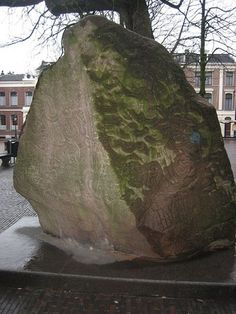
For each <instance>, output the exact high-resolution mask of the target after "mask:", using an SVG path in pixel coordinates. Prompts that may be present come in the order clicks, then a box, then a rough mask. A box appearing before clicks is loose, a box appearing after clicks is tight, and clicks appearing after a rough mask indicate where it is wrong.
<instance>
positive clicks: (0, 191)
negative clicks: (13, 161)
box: [0, 166, 36, 232]
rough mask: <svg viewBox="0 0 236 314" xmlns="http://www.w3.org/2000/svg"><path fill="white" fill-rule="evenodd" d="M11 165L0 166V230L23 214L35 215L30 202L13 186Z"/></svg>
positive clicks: (7, 226)
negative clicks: (6, 166) (8, 166)
mask: <svg viewBox="0 0 236 314" xmlns="http://www.w3.org/2000/svg"><path fill="white" fill-rule="evenodd" d="M12 177H13V167H10V168H2V167H1V166H0V232H2V231H4V230H6V229H7V228H9V227H10V226H12V225H13V224H14V223H16V222H17V221H18V220H19V219H21V218H22V217H24V216H36V214H35V212H34V211H33V209H32V207H31V206H30V204H29V203H28V202H27V201H26V199H24V198H23V197H22V196H21V195H19V194H18V193H17V192H16V191H15V189H14V187H13V181H12Z"/></svg>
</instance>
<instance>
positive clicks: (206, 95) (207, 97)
mask: <svg viewBox="0 0 236 314" xmlns="http://www.w3.org/2000/svg"><path fill="white" fill-rule="evenodd" d="M204 98H205V99H206V100H207V101H208V102H209V103H210V104H212V94H211V93H206V94H205V96H204Z"/></svg>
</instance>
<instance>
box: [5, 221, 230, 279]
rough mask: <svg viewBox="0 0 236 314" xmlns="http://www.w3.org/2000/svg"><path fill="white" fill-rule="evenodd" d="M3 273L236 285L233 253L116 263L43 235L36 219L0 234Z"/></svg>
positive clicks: (19, 222) (228, 251)
mask: <svg viewBox="0 0 236 314" xmlns="http://www.w3.org/2000/svg"><path fill="white" fill-rule="evenodd" d="M72 242H73V241H72ZM98 259H102V262H103V263H102V265H98V264H96V262H97V260H98ZM105 261H106V263H105V264H104V262H105ZM0 269H1V270H10V271H23V270H24V271H34V272H51V273H56V274H74V275H89V276H103V277H113V278H115V277H117V278H126V279H132V278H133V279H134V278H135V279H141V280H171V281H191V282H218V283H236V259H235V254H234V249H230V250H225V251H219V252H216V253H214V254H210V255H206V256H203V257H199V258H195V259H193V260H189V261H185V262H178V263H169V264H161V263H154V262H153V263H151V262H148V261H143V260H132V261H131V260H126V261H118V262H114V260H113V259H112V258H111V257H110V256H109V257H107V256H105V257H104V255H101V252H97V251H94V250H92V251H90V250H89V248H84V247H81V246H79V245H78V244H75V243H71V241H62V240H59V239H57V238H54V237H51V236H49V235H46V234H44V233H43V232H42V229H41V228H40V225H39V222H38V219H37V218H36V217H24V218H22V219H20V220H19V221H18V222H17V223H15V224H14V225H13V226H12V227H10V228H9V229H7V230H6V231H4V232H2V233H1V234H0Z"/></svg>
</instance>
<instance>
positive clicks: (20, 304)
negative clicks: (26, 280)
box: [0, 287, 236, 314]
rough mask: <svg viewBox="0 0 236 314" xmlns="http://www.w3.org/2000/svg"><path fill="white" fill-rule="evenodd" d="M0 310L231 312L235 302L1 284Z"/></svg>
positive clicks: (162, 313)
mask: <svg viewBox="0 0 236 314" xmlns="http://www.w3.org/2000/svg"><path fill="white" fill-rule="evenodd" d="M0 313H2V314H13V313H22V314H27V313H30V314H36V313H40V314H54V313H55V314H56V313H65V314H69V313H75V314H77V313H89V314H90V313H91V314H93V313H99V314H103V313H104V314H105V313H107V314H113V313H114V314H115V313H126V314H129V313H130V314H131V313H132V314H133V313H134V314H139V313H140V314H213V313H214V314H218V313H219V314H234V313H236V304H235V303H234V302H232V301H230V300H227V301H224V300H217V301H216V300H201V299H180V298H179V299H175V298H166V297H164V296H162V297H148V296H147V297H140V296H132V295H114V294H88V293H86V294H85V293H81V292H77V291H76V290H64V289H61V288H58V289H52V288H45V289H42V288H32V287H31V288H21V287H19V288H13V287H8V288H5V287H0Z"/></svg>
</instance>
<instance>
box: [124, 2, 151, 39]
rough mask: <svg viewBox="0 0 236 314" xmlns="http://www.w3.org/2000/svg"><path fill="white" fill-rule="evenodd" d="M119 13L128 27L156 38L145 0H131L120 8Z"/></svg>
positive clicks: (143, 34)
mask: <svg viewBox="0 0 236 314" xmlns="http://www.w3.org/2000/svg"><path fill="white" fill-rule="evenodd" d="M119 13H120V14H121V16H122V19H123V20H124V24H125V27H126V28H128V29H130V30H131V31H134V32H136V33H138V34H140V35H142V36H145V37H149V38H152V39H153V38H154V37H153V32H152V26H151V21H150V17H149V13H148V7H147V4H146V1H145V0H130V1H129V3H128V4H127V5H125V6H123V7H122V8H121V9H120V10H119Z"/></svg>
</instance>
